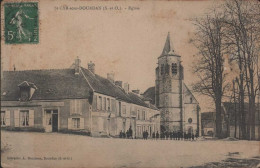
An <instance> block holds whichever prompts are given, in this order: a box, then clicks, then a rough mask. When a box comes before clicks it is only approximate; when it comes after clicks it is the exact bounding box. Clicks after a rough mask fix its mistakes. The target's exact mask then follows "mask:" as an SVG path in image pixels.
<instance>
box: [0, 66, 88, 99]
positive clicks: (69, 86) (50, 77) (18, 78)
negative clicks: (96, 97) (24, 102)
mask: <svg viewBox="0 0 260 168" xmlns="http://www.w3.org/2000/svg"><path fill="white" fill-rule="evenodd" d="M25 81H26V82H25ZM26 83H28V84H29V85H30V84H32V83H33V84H34V85H35V86H36V87H37V88H36V91H35V92H34V94H33V96H32V98H31V99H32V100H55V99H69V98H88V97H89V95H90V91H91V90H90V88H89V85H88V84H87V82H86V80H85V79H84V77H83V76H82V75H75V74H74V69H51V70H26V71H4V72H3V79H2V80H1V100H3V101H17V100H19V87H18V85H19V84H22V85H25V84H26Z"/></svg>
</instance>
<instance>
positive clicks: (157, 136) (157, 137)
mask: <svg viewBox="0 0 260 168" xmlns="http://www.w3.org/2000/svg"><path fill="white" fill-rule="evenodd" d="M159 137H160V135H159V133H158V131H157V132H156V140H157V139H159Z"/></svg>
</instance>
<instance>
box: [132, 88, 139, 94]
mask: <svg viewBox="0 0 260 168" xmlns="http://www.w3.org/2000/svg"><path fill="white" fill-rule="evenodd" d="M132 92H133V93H135V94H138V95H139V94H140V90H139V89H136V90H132Z"/></svg>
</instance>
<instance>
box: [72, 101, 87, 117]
mask: <svg viewBox="0 0 260 168" xmlns="http://www.w3.org/2000/svg"><path fill="white" fill-rule="evenodd" d="M83 101H84V100H76V99H75V100H70V114H82V111H83Z"/></svg>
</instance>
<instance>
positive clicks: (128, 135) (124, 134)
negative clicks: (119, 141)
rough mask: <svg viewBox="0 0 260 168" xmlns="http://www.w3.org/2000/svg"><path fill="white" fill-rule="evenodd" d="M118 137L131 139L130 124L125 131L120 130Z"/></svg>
mask: <svg viewBox="0 0 260 168" xmlns="http://www.w3.org/2000/svg"><path fill="white" fill-rule="evenodd" d="M119 138H128V139H133V130H132V128H131V126H130V128H129V129H128V130H127V131H126V132H123V131H122V130H121V131H120V133H119Z"/></svg>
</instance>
